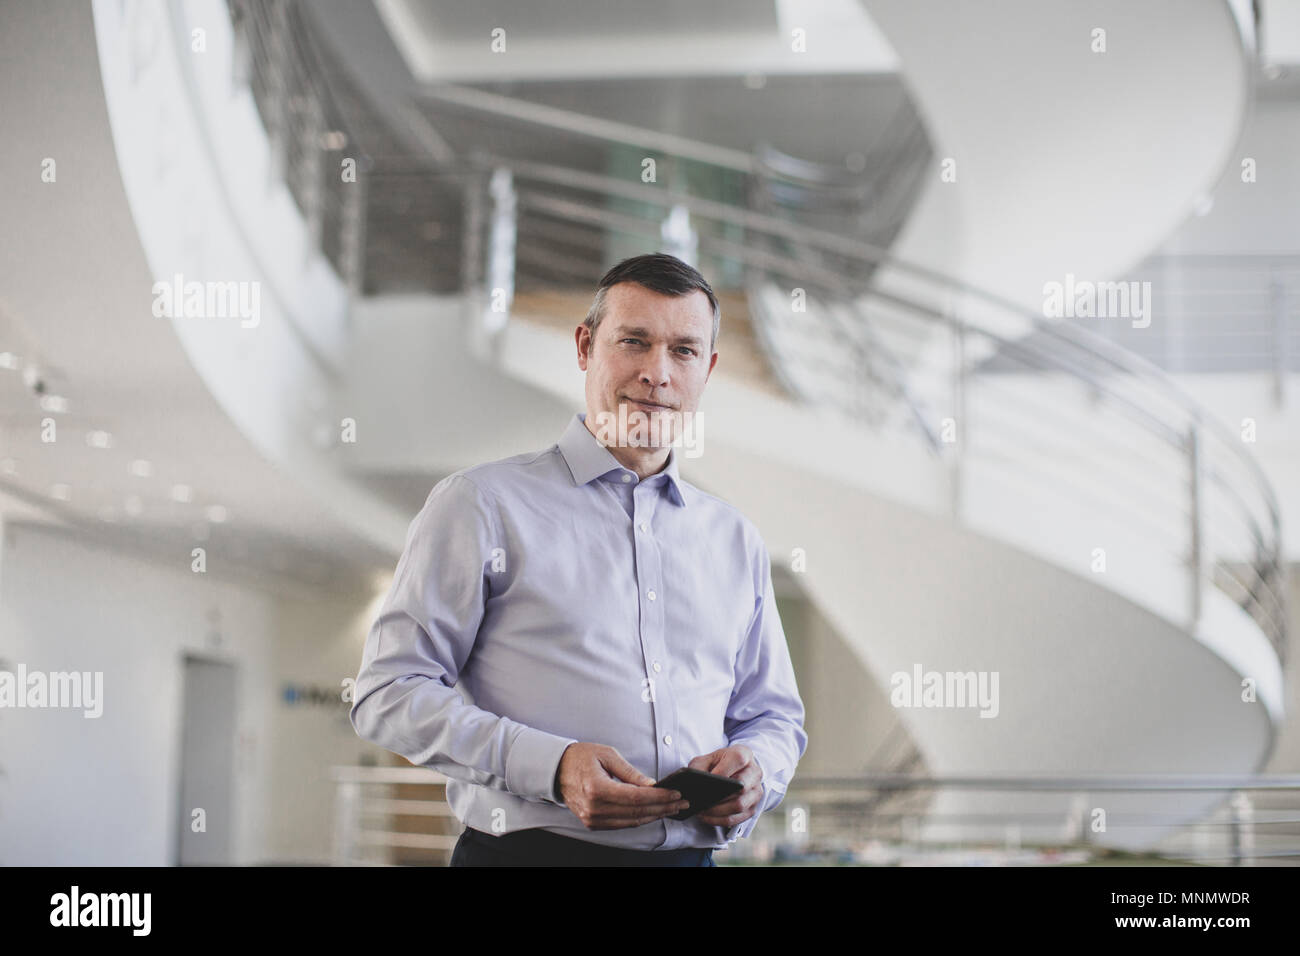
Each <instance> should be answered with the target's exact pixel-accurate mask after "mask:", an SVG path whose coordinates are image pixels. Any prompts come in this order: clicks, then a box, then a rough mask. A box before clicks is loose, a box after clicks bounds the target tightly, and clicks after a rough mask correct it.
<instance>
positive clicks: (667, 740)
mask: <svg viewBox="0 0 1300 956" xmlns="http://www.w3.org/2000/svg"><path fill="white" fill-rule="evenodd" d="M664 743H666V744H667V745H668V746H669V747H671V746H672V745H673V735H672V734H664Z"/></svg>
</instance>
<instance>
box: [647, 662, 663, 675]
mask: <svg viewBox="0 0 1300 956" xmlns="http://www.w3.org/2000/svg"><path fill="white" fill-rule="evenodd" d="M650 666H651V667H653V668H654V669H655V673H656V674H658V673H659V671H661V670H662V669H663V668H661V667H660V666H659V662H658V661H655V662H654V663H653V664H651V665H650Z"/></svg>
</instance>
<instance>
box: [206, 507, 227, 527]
mask: <svg viewBox="0 0 1300 956" xmlns="http://www.w3.org/2000/svg"><path fill="white" fill-rule="evenodd" d="M204 513H205V514H206V515H207V516H208V520H209V521H211V522H212V523H213V524H222V523H224V522H225V520H226V518H227V516H228V512H227V511H226V508H225V506H224V505H208V507H207V509H206V510H205V511H204Z"/></svg>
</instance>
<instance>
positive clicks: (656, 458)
mask: <svg viewBox="0 0 1300 956" xmlns="http://www.w3.org/2000/svg"><path fill="white" fill-rule="evenodd" d="M590 422H591V416H590V415H588V416H587V419H586V421H584V422H583V424H584V425H586V426H587V431H589V432H591V435H592V437H593V438H595V439H596V441H600V436H599V435H597V434H596V432H595V430H594V429H593V428H592V427H591V424H590ZM602 444H604V443H603V442H602ZM605 447H606V448H608V449H609V453H610V454H611V455H613V456H614V460H615V461H617V462H618V463H619V464H620V465H622V466H623V467H624V468H627V469H629V470H631V471H634V472H636V476H637V477H638V478H649V477H650V476H651V475H657V474H659V472H661V471H663V470H664V469H665V468H667V467H668V456H669V455H670V454H671V453H672V449H671V448H634V447H632V446H618V445H605Z"/></svg>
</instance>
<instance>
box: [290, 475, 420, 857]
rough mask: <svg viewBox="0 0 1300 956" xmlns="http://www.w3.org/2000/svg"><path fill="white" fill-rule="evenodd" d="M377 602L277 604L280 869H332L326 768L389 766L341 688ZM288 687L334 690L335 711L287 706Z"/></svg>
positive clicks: (352, 674)
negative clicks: (356, 722)
mask: <svg viewBox="0 0 1300 956" xmlns="http://www.w3.org/2000/svg"><path fill="white" fill-rule="evenodd" d="M430 487H432V483H431V484H430ZM394 564H396V561H394ZM382 598H383V592H380V593H379V594H378V595H377V597H376V598H375V599H374V600H372V601H357V600H352V599H348V598H344V599H342V600H330V599H324V600H321V601H313V602H302V601H297V600H281V601H279V602H277V605H276V616H275V623H276V632H277V634H278V639H277V641H276V644H275V654H274V665H273V666H274V671H275V674H276V677H277V683H276V686H275V688H274V697H275V700H274V704H273V707H274V717H273V720H272V724H271V726H272V728H273V730H274V740H273V743H272V765H271V788H272V806H271V832H270V839H269V852H270V855H271V857H272V858H273V859H275V860H277V861H279V862H282V863H324V862H328V861H329V858H330V850H331V845H330V838H331V834H332V827H333V823H334V817H333V814H334V786H333V784H332V783H331V782H330V780H329V768H330V767H332V766H335V765H355V764H358V763H363V762H367V761H370V762H373V763H375V764H376V765H382V764H384V763H385V762H386V758H385V756H384V754H385V751H384V750H383V749H382V748H380V747H377V746H375V745H374V744H371V743H368V742H366V741H364V740H362V739H361V738H360V737H358V736H357V732H356V730H354V729H353V727H352V723H351V721H350V720H348V707H349V706H350V705H349V704H348V703H346V702H344V701H343V700H342V697H341V695H340V694H339V692H340V691H341V690H342V682H343V680H344V679H345V678H351V679H354V680H355V678H356V676H357V669H358V668H359V667H360V666H361V652H362V649H363V648H364V646H365V640H366V633H367V632H368V630H369V628H370V622H371V620H373V618H374V616H375V615H376V614H377V613H378V607H377V603H378V601H380V600H382ZM286 683H290V684H293V685H294V686H318V687H320V688H322V689H323V688H326V687H330V688H333V689H334V691H335V692H336V697H335V700H336V703H334V704H333V705H323V704H311V703H299V704H296V705H291V704H288V703H286V701H285V695H284V693H283V691H284V686H285V684H286Z"/></svg>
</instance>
